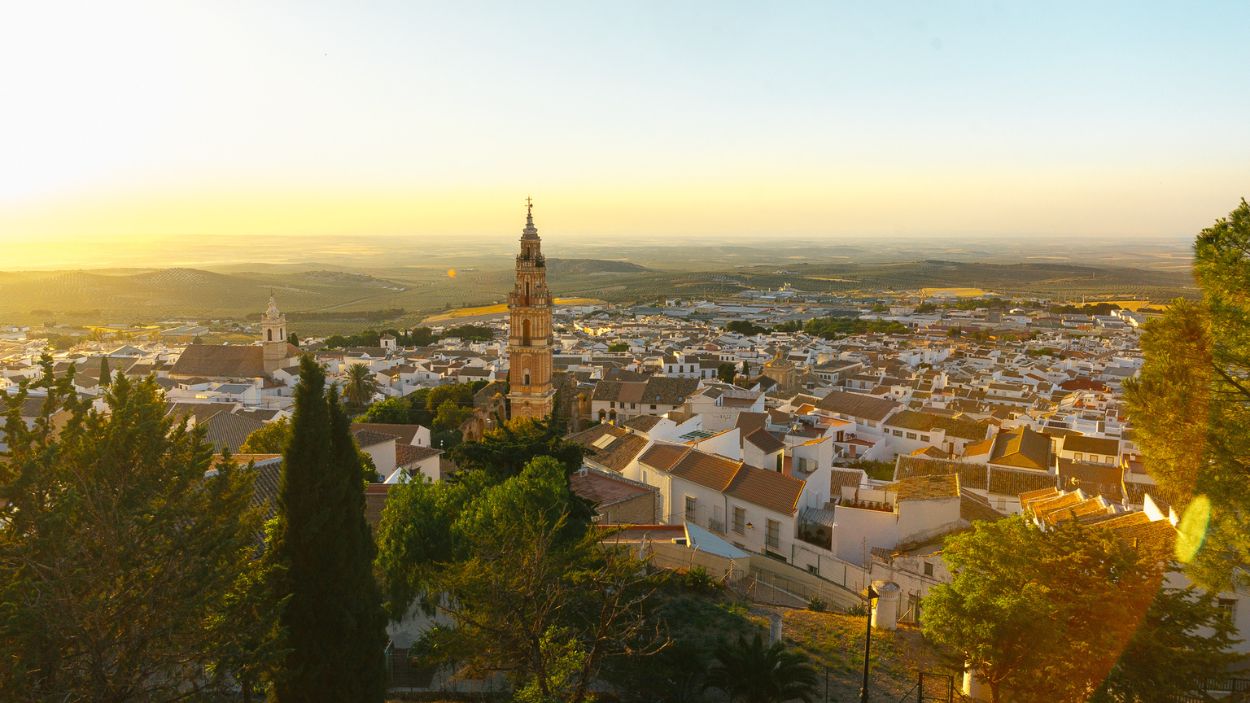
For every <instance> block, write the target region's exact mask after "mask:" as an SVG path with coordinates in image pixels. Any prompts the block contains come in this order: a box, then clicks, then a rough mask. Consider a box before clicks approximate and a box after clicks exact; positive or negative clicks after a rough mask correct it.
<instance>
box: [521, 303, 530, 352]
mask: <svg viewBox="0 0 1250 703" xmlns="http://www.w3.org/2000/svg"><path fill="white" fill-rule="evenodd" d="M526 295H527V296H528V293H527V294H526ZM521 344H523V345H524V346H527V347H528V346H529V345H530V321H529V320H525V321H523V322H522V323H521Z"/></svg>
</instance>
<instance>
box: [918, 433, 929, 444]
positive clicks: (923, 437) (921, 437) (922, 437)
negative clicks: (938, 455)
mask: <svg viewBox="0 0 1250 703" xmlns="http://www.w3.org/2000/svg"><path fill="white" fill-rule="evenodd" d="M920 441H921V442H928V441H929V435H927V434H922V435H920Z"/></svg>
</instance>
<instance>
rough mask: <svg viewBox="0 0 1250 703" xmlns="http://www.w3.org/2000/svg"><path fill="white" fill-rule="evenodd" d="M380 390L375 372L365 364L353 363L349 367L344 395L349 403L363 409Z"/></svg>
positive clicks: (355, 407) (344, 385) (357, 408)
mask: <svg viewBox="0 0 1250 703" xmlns="http://www.w3.org/2000/svg"><path fill="white" fill-rule="evenodd" d="M377 390H378V382H377V381H376V380H375V379H374V378H373V372H372V371H370V370H369V367H368V366H366V365H365V364H352V365H351V366H348V367H347V381H346V382H345V383H344V384H343V397H344V398H346V399H347V404H348V405H349V406H351V407H352V408H354V409H356V410H363V409H364V407H365V406H366V405H368V404H369V403H370V402H372V401H373V394H374V393H376V392H377Z"/></svg>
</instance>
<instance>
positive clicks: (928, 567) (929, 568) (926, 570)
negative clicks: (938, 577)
mask: <svg viewBox="0 0 1250 703" xmlns="http://www.w3.org/2000/svg"><path fill="white" fill-rule="evenodd" d="M924 575H925V576H932V575H933V565H932V564H930V563H929V562H927V561H926V562H925V563H924Z"/></svg>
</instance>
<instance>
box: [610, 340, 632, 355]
mask: <svg viewBox="0 0 1250 703" xmlns="http://www.w3.org/2000/svg"><path fill="white" fill-rule="evenodd" d="M608 351H609V352H611V353H613V354H619V353H622V352H627V351H629V342H613V343H612V344H609V345H608Z"/></svg>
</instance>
